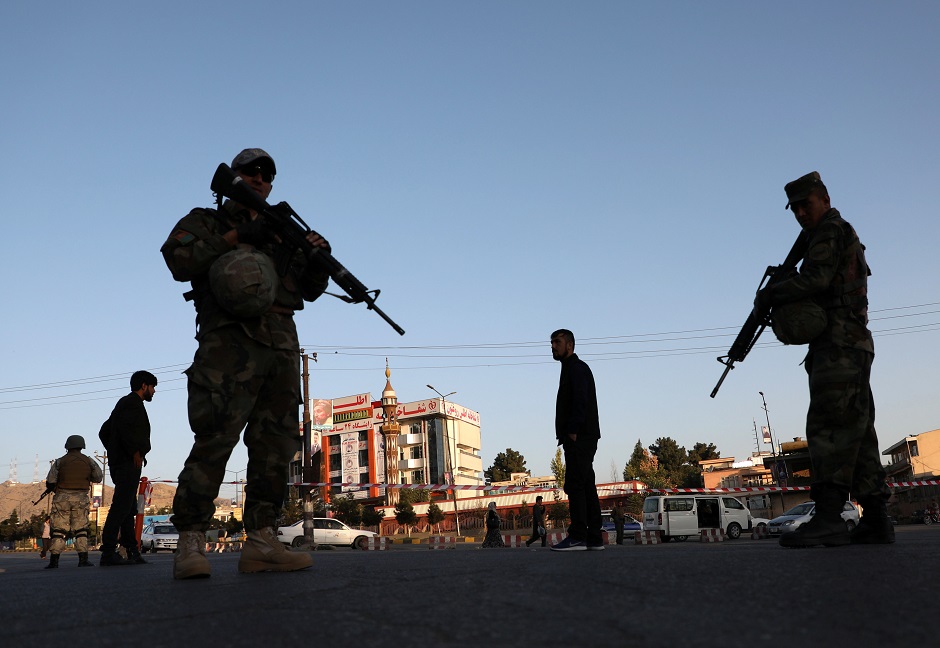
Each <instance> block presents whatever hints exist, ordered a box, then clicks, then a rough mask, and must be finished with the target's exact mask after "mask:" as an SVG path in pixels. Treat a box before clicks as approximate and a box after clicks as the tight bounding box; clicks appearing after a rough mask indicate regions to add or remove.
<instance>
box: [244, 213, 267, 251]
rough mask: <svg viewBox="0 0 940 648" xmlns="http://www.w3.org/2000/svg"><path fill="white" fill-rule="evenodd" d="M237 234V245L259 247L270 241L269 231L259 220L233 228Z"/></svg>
mask: <svg viewBox="0 0 940 648" xmlns="http://www.w3.org/2000/svg"><path fill="white" fill-rule="evenodd" d="M235 233H236V234H238V242H239V243H247V244H248V245H254V246H255V247H259V246H261V245H264V244H265V243H267V242H268V241H271V240H272V237H271V231H270V230H269V229H268V228H267V227H265V225H264V221H263V220H261V219H260V218H256V219H255V220H252V221H248V222H246V223H241V224H240V225H238V226H237V227H236V228H235Z"/></svg>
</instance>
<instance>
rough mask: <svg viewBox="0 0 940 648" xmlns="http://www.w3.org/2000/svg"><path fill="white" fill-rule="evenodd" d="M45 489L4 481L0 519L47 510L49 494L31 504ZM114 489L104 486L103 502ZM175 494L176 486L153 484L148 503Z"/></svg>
mask: <svg viewBox="0 0 940 648" xmlns="http://www.w3.org/2000/svg"><path fill="white" fill-rule="evenodd" d="M44 490H46V483H45V482H41V483H38V484H14V483H12V482H9V481H5V482H3V483H2V484H0V520H6V519H7V518H9V517H10V514H11V513H13V509H16V511H17V513H18V514H19V516H20V519H24V518H27V519H28V518H29V517H30V516H31V515H33V514H42V513H45V512H47V511H48V510H49V507H50V506H51V505H52V496H51V495H49V496H48V497H46V499H44V500H43V501H41V502H39V504H38V505H36V506H33V502H35V501H36V500H37V499H39V496H40V495H42V493H43V491H44ZM113 493H114V489H113V488H112V487H111V486H105V487H104V504H105V505H108V504H110V503H111V496H112V495H113ZM175 494H176V488H175V487H173V486H170V485H169V484H154V485H153V494H152V495H151V497H150V505H151V506H153V507H154V508H155V509H158V508H161V507H163V506H171V505H172V504H173V496H174V495H175Z"/></svg>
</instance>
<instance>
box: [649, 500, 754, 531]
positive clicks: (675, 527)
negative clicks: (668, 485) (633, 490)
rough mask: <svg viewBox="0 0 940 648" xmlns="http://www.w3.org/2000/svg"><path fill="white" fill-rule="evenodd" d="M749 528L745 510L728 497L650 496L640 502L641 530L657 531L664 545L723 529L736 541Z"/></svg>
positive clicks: (749, 524) (738, 502) (749, 520)
mask: <svg viewBox="0 0 940 648" xmlns="http://www.w3.org/2000/svg"><path fill="white" fill-rule="evenodd" d="M752 524H753V522H752V520H751V512H750V511H748V510H747V507H746V506H744V504H742V503H741V500H739V499H737V498H736V497H730V496H728V495H720V494H713V495H707V494H689V495H651V496H649V497H647V498H646V500H645V501H644V502H643V529H644V530H646V531H659V534H660V536H662V539H663V541H664V542H668V541H669V539H670V538H676V539H677V540H685V539H686V538H687V537H688V536H690V535H696V536H697V535H699V532H700V531H701V530H702V529H724V531H725V534H727V536H728V537H729V538H731V539H737V538H738V537H740V536H741V532H742V531H744V530H748V531H750V530H751V526H752Z"/></svg>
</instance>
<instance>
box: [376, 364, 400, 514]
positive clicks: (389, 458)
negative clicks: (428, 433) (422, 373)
mask: <svg viewBox="0 0 940 648" xmlns="http://www.w3.org/2000/svg"><path fill="white" fill-rule="evenodd" d="M382 418H383V422H382V427H381V428H380V429H381V432H382V436H383V437H384V438H385V483H386V484H400V483H401V476H400V474H399V472H398V434H399V433H400V432H401V425H399V423H398V395H397V394H396V393H395V390H394V389H393V388H392V371H391V369H389V368H388V358H386V359H385V390H384V391H383V392H382ZM399 495H401V491H400V490H399V489H397V488H386V489H385V501H386V502H388V505H389V506H395V505H396V504H398V497H399Z"/></svg>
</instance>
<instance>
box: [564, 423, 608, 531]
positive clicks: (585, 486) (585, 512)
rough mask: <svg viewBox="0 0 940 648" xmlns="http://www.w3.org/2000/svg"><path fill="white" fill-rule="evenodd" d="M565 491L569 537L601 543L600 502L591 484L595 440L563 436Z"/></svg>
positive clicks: (595, 448) (592, 483)
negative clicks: (572, 438)
mask: <svg viewBox="0 0 940 648" xmlns="http://www.w3.org/2000/svg"><path fill="white" fill-rule="evenodd" d="M562 449H563V450H564V452H565V493H566V494H567V495H568V509H569V515H570V517H571V526H569V527H568V535H569V536H570V537H571V538H572V539H573V540H581V541H587V542H590V543H601V542H603V541H604V538H603V536H602V535H601V504H600V500H598V499H597V487H596V486H595V484H594V454H595V453H596V452H597V439H595V438H590V437H585V436H581V435H579V436H578V439H577V441H572V440H571V439H569V438H565V439H564V441H563V443H562Z"/></svg>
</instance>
